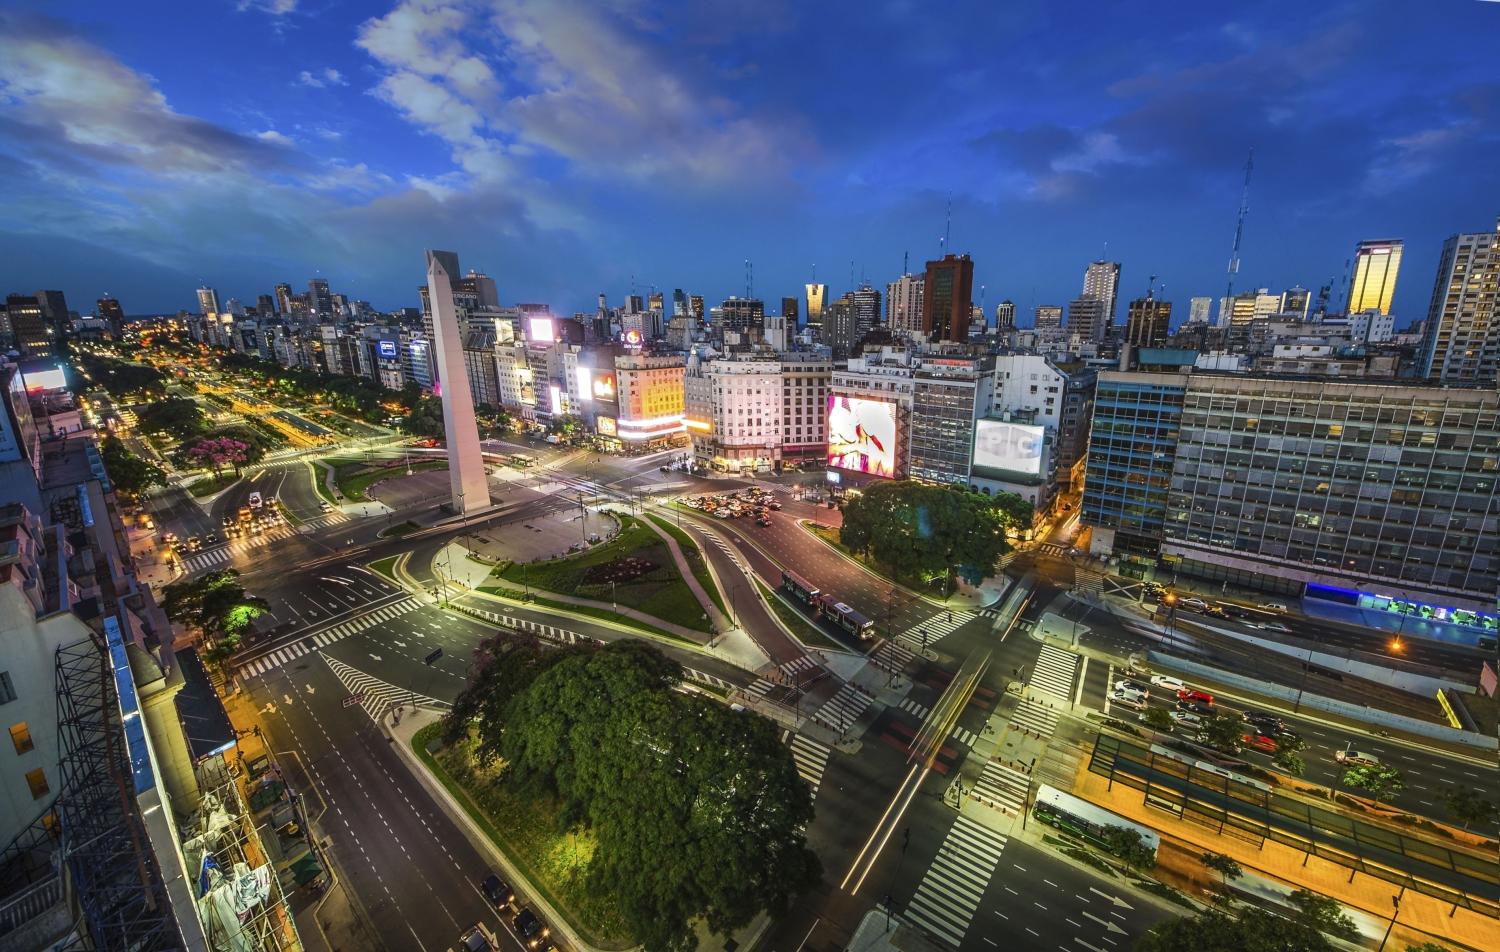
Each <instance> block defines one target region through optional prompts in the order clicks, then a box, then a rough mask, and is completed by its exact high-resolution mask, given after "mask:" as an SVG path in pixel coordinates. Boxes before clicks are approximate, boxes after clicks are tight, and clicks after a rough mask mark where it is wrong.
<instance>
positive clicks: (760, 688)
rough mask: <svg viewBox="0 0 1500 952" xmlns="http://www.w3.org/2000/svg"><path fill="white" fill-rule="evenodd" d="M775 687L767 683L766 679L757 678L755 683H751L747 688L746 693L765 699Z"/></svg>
mask: <svg viewBox="0 0 1500 952" xmlns="http://www.w3.org/2000/svg"><path fill="white" fill-rule="evenodd" d="M775 686H776V685H774V684H772V683H771V682H770V681H767V680H766V679H765V678H756V679H755V680H754V681H751V682H750V686H749V687H747V688H745V691H746V693H748V694H752V695H754V696H755V697H765V696H766V692H767V691H769V690H771V689H772V688H774V687H775Z"/></svg>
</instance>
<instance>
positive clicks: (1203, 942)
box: [1134, 908, 1333, 952]
mask: <svg viewBox="0 0 1500 952" xmlns="http://www.w3.org/2000/svg"><path fill="white" fill-rule="evenodd" d="M1134 948H1135V952H1333V943H1331V942H1329V941H1328V939H1327V938H1326V937H1325V936H1324V935H1323V934H1322V933H1321V932H1319V931H1318V930H1317V929H1315V928H1311V927H1309V926H1308V925H1306V924H1304V923H1302V922H1298V921H1295V920H1293V919H1289V918H1286V917H1284V916H1280V915H1277V914H1276V913H1274V912H1271V911H1269V910H1265V909H1253V908H1242V909H1240V910H1238V914H1237V915H1230V914H1229V913H1227V912H1225V911H1223V910H1220V909H1209V910H1206V911H1204V912H1200V913H1199V914H1198V915H1196V916H1183V917H1182V918H1179V919H1169V920H1168V921H1166V922H1163V923H1161V924H1159V925H1157V926H1155V927H1154V928H1152V929H1151V931H1150V932H1147V933H1146V934H1145V935H1143V936H1141V937H1140V939H1138V940H1137V941H1136V943H1135V947H1134Z"/></svg>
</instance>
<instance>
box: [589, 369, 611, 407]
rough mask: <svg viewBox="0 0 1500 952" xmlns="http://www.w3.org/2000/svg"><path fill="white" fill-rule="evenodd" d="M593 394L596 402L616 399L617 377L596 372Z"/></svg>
mask: <svg viewBox="0 0 1500 952" xmlns="http://www.w3.org/2000/svg"><path fill="white" fill-rule="evenodd" d="M593 392H594V399H595V400H613V399H614V398H615V375H614V374H612V373H606V372H603V371H595V372H594V387H593Z"/></svg>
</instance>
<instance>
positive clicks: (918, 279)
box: [885, 274, 925, 337]
mask: <svg viewBox="0 0 1500 952" xmlns="http://www.w3.org/2000/svg"><path fill="white" fill-rule="evenodd" d="M924 282H925V279H924V278H923V276H922V275H920V274H903V275H902V276H901V277H899V278H897V279H896V280H894V281H892V282H891V283H890V284H888V285H886V286H885V322H886V325H887V326H888V327H889V328H890V331H891V333H892V334H897V335H902V336H906V337H915V336H917V335H918V334H920V333H921V332H922V285H923V284H924Z"/></svg>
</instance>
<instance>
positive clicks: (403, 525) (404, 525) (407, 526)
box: [380, 519, 422, 539]
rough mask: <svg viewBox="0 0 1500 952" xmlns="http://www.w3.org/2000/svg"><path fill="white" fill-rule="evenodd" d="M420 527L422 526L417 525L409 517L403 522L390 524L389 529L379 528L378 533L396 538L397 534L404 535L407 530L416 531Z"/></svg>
mask: <svg viewBox="0 0 1500 952" xmlns="http://www.w3.org/2000/svg"><path fill="white" fill-rule="evenodd" d="M420 528H422V527H421V526H419V525H417V524H416V523H415V522H412V521H411V520H410V519H408V520H406V521H405V522H398V523H396V524H395V525H393V526H391V527H390V528H389V529H382V530H380V535H381V537H382V538H386V539H394V538H397V537H399V536H404V535H406V534H407V533H409V532H416V531H417V530H418V529H420Z"/></svg>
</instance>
